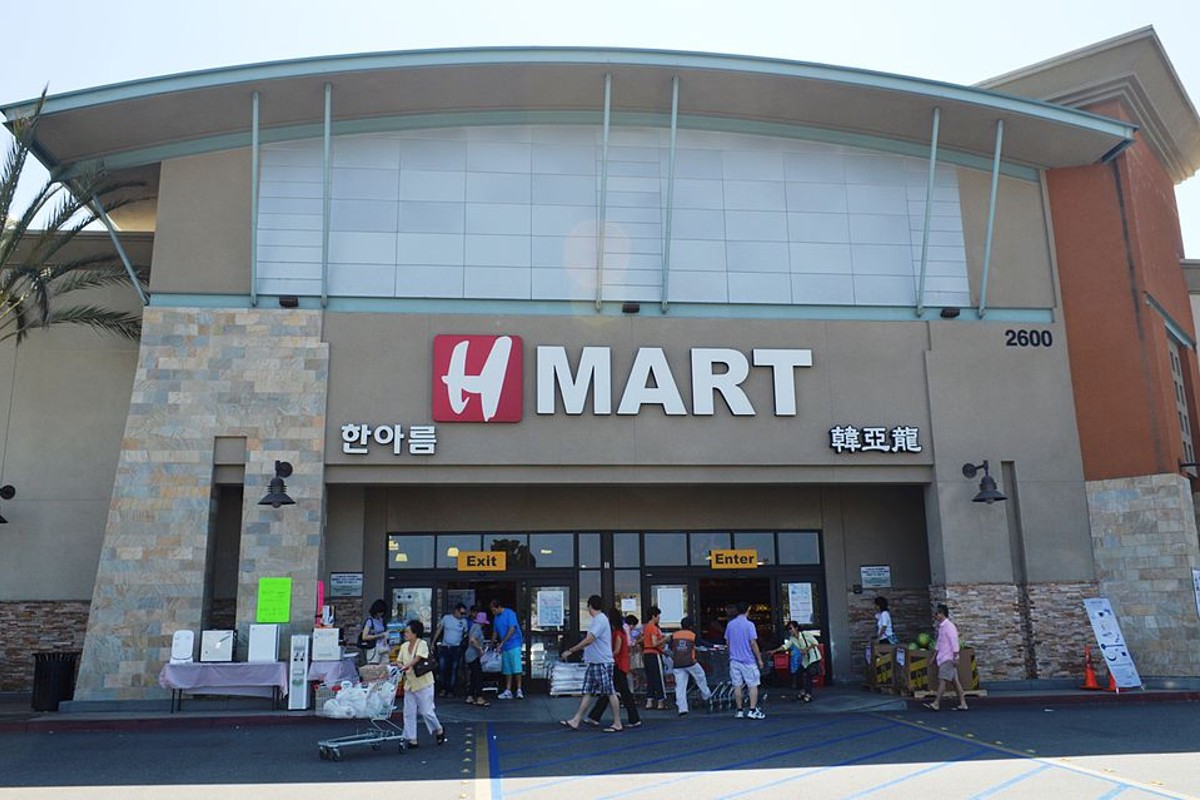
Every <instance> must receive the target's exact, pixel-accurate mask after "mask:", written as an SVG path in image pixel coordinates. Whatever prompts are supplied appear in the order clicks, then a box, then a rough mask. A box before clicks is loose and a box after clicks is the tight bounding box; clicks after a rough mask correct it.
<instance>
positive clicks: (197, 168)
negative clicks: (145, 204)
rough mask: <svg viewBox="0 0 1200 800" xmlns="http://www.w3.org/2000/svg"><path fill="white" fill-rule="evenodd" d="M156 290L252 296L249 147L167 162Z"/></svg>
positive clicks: (161, 191)
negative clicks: (247, 148) (250, 294)
mask: <svg viewBox="0 0 1200 800" xmlns="http://www.w3.org/2000/svg"><path fill="white" fill-rule="evenodd" d="M150 289H151V291H152V292H176V293H189V294H205V293H208V294H249V292H250V151H249V150H233V151H230V152H225V153H212V154H209V155H202V156H191V157H188V158H177V159H174V160H171V161H164V162H163V164H162V177H161V182H160V184H159V198H158V228H157V231H156V233H155V237H154V275H153V276H152V279H151V282H150Z"/></svg>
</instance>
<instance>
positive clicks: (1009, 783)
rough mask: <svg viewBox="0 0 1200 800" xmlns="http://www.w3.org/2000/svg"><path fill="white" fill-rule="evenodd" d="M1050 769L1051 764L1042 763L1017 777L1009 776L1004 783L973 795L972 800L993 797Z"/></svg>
mask: <svg viewBox="0 0 1200 800" xmlns="http://www.w3.org/2000/svg"><path fill="white" fill-rule="evenodd" d="M1048 769H1050V765H1049V764H1042V765H1040V766H1038V767H1037V768H1036V769H1031V770H1029V771H1028V772H1025V773H1022V774H1021V775H1017V776H1016V777H1015V778H1009V779H1008V780H1006V781H1004V782H1003V783H997V784H996V785H995V786H992V787H991V788H990V789H986V790H985V791H982V792H980V793H979V794H977V795H973V796H972V797H971V798H970V800H983V799H984V798H985V797H991V796H992V795H994V794H999V793H1000V792H1003V791H1004V790H1005V789H1008V788H1011V787H1013V786H1016V785H1017V784H1018V783H1020V782H1021V781H1024V780H1028V779H1030V778H1032V777H1033V776H1034V775H1038V774H1040V773H1042V772H1045V771H1046V770H1048Z"/></svg>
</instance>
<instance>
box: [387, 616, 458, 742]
mask: <svg viewBox="0 0 1200 800" xmlns="http://www.w3.org/2000/svg"><path fill="white" fill-rule="evenodd" d="M423 633H425V625H424V623H422V622H421V620H419V619H414V620H413V621H412V622H410V623H408V627H407V628H405V629H404V644H402V645H400V653H399V655H398V656H397V657H396V664H397V665H398V666H399V667H400V669H401V670H403V674H404V738H405V739H407V740H408V746H409V747H416V746H417V714H420V715H421V716H422V717H424V718H425V727H426V728H428V729H429V732H430V733H431V734H433V735H434V737H435V738H436V739H437V743H438V744H445V743H446V731H445V730H444V729H443V728H442V723H440V722H438V718H437V714H435V713H434V708H433V685H434V681H433V672H426V673H425V674H424V675H417V674H416V673H414V672H413V667H415V666H416V665H417V664H419V663H420V662H422V661H428V660H429V643H428V642H426V641H425V640H424V639H422V638H421V634H423Z"/></svg>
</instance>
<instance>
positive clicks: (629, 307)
mask: <svg viewBox="0 0 1200 800" xmlns="http://www.w3.org/2000/svg"><path fill="white" fill-rule="evenodd" d="M641 310H642V304H641V303H621V313H622V314H637V313H639V312H640V311H641Z"/></svg>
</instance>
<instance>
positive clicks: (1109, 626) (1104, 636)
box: [1083, 597, 1142, 689]
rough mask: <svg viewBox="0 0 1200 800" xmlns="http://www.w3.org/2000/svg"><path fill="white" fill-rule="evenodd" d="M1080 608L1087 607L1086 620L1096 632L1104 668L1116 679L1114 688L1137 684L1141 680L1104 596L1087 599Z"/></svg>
mask: <svg viewBox="0 0 1200 800" xmlns="http://www.w3.org/2000/svg"><path fill="white" fill-rule="evenodd" d="M1083 607H1084V608H1085V609H1087V615H1088V620H1090V621H1091V623H1092V632H1093V633H1094V634H1095V635H1096V644H1098V645H1099V646H1100V655H1101V657H1102V658H1103V659H1104V666H1106V667H1108V671H1109V673H1110V674H1111V675H1112V676H1113V678H1114V679H1115V680H1116V682H1117V688H1118V689H1134V688H1136V687H1138V686H1141V685H1142V679H1141V677H1140V676H1139V675H1138V671H1137V668H1136V667H1135V666H1134V665H1133V656H1131V655H1129V648H1128V647H1126V646H1125V637H1124V636H1123V635H1122V634H1121V625H1120V624H1119V623H1118V622H1117V615H1116V614H1114V613H1113V610H1112V605H1111V604H1110V603H1109V602H1108V600H1107V598H1104V597H1093V598H1089V599H1087V600H1084V601H1083Z"/></svg>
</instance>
